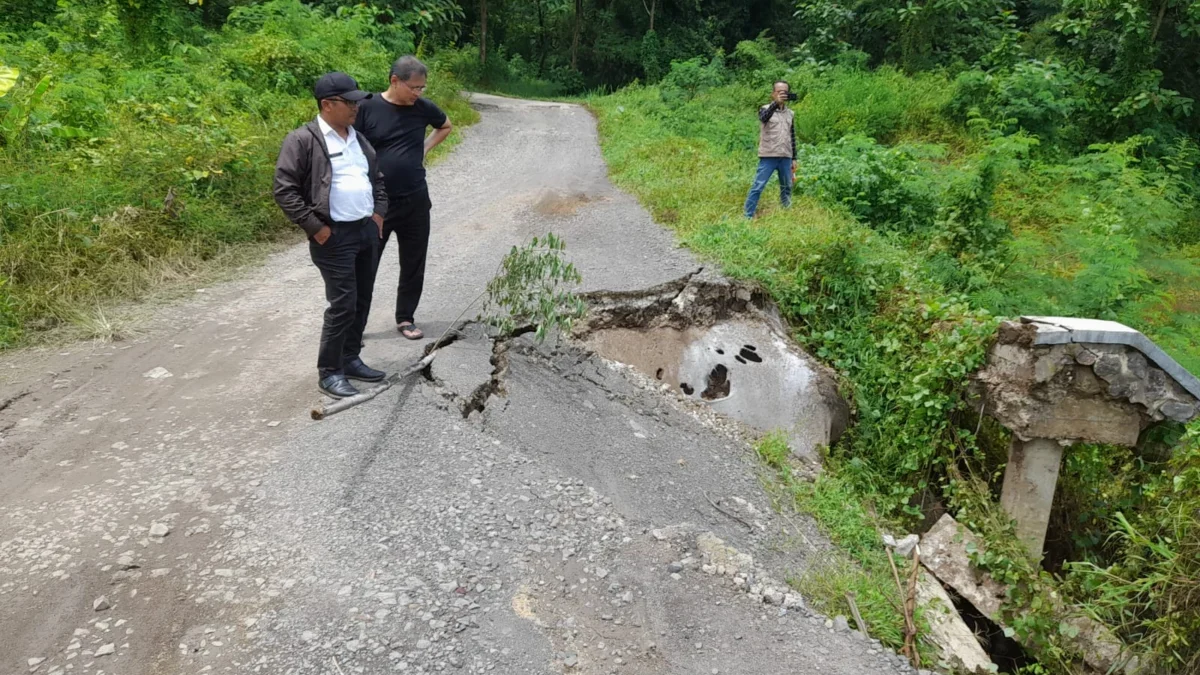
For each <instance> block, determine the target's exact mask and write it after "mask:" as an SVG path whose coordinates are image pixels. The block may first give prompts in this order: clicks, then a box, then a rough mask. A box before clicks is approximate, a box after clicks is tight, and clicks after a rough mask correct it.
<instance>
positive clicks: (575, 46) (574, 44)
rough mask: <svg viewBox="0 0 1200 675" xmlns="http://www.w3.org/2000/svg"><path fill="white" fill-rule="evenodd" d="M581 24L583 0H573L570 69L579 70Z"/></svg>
mask: <svg viewBox="0 0 1200 675" xmlns="http://www.w3.org/2000/svg"><path fill="white" fill-rule="evenodd" d="M582 24H583V0H575V36H574V37H573V38H571V70H579V30H580V28H582Z"/></svg>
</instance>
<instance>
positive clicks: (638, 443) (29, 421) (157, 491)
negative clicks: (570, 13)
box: [0, 96, 909, 675]
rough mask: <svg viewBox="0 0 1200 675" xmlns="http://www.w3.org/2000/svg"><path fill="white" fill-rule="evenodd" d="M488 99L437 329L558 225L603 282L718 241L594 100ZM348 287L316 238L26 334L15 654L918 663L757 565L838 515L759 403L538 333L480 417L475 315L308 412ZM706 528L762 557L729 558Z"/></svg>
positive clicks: (391, 266) (118, 672) (430, 305)
mask: <svg viewBox="0 0 1200 675" xmlns="http://www.w3.org/2000/svg"><path fill="white" fill-rule="evenodd" d="M474 104H475V105H477V106H478V107H479V108H480V110H481V111H482V112H483V121H482V122H481V123H480V124H478V125H476V126H475V127H472V128H470V129H468V130H467V131H466V132H465V133H466V139H465V141H464V142H463V144H462V145H461V146H460V147H459V148H458V149H457V150H456V151H455V152H454V154H453V155H452V156H451V157H449V158H447V160H446V161H444V162H442V163H440V164H439V165H437V166H436V167H435V168H433V169H432V170H431V171H430V175H429V183H430V185H431V189H432V196H433V200H434V203H435V206H434V211H433V223H434V227H433V240H432V244H431V256H430V260H429V275H428V278H427V283H426V295H425V298H424V300H423V302H422V306H421V310H420V312H419V315H418V322H419V323H420V324H421V325H422V326H423V327H424V329H425V331H426V333H435V334H436V333H438V332H440V330H441V329H444V328H445V327H446V326H448V325H449V324H450V322H451V321H452V320H453V319H454V318H455V317H456V316H458V315H459V313H460V312H461V311H462V310H463V308H464V307H465V306H466V305H467V304H468V303H469V302H470V301H471V300H472V299H473V298H474V297H475V296H476V295H478V293H479V292H480V291H481V290H482V288H483V285H484V284H485V283H486V281H487V280H488V278H489V277H490V275H491V274H492V273H493V271H494V269H495V267H496V265H497V263H498V262H499V260H500V258H501V257H502V256H503V254H504V253H505V252H506V251H507V250H508V249H509V248H510V247H511V246H513V245H514V244H519V243H521V242H523V241H525V240H527V239H528V238H529V237H531V236H534V235H540V234H544V233H545V232H547V231H553V232H555V233H557V234H560V235H562V236H563V237H564V238H565V239H566V241H567V245H568V249H569V252H570V256H571V258H572V260H574V261H575V262H576V263H577V265H578V266H579V267H580V269H581V270H582V273H583V276H584V279H585V286H586V287H587V288H588V289H600V288H606V289H637V288H642V287H646V286H650V285H653V284H656V283H660V282H663V281H667V280H670V279H674V278H677V277H680V276H682V275H684V274H686V273H687V272H689V271H692V270H694V269H696V268H697V267H698V262H697V261H696V260H694V259H693V258H692V257H691V256H690V255H689V254H688V253H687V252H685V251H682V250H680V249H678V248H676V247H675V245H674V243H673V239H672V237H671V235H670V234H669V233H668V232H666V231H664V230H663V229H662V228H660V227H659V226H657V225H656V224H654V223H653V222H652V220H651V219H650V217H649V215H648V214H647V213H646V212H645V211H644V210H643V209H642V208H641V207H640V206H639V205H638V204H637V202H636V201H635V200H634V199H633V198H632V197H630V196H628V195H626V194H624V193H622V192H620V191H619V190H617V189H616V188H614V187H613V186H612V185H611V183H609V181H608V178H607V176H606V170H605V166H604V163H603V161H602V159H601V155H600V150H599V147H598V145H597V139H596V130H595V124H594V121H593V119H592V118H591V116H590V115H589V114H588V112H587V111H585V110H584V109H583V108H580V107H576V106H570V105H560V104H553V103H535V102H522V101H516V100H510V99H502V98H496V97H489V96H475V97H474ZM394 247H395V242H394V241H393V242H392V243H391V245H390V247H389V250H388V253H387V255H386V256H385V261H386V263H385V265H384V267H383V269H381V271H380V274H379V284H378V290H377V293H376V299H375V311H374V313H373V315H372V321H371V325H370V327H369V329H368V335H367V345H366V349H365V352H364V357H365V359H366V360H367V362H368V363H369V364H371V365H374V366H377V367H380V368H385V369H395V368H398V367H399V366H400V365H402V364H405V363H408V362H410V361H411V360H413V359H414V358H415V357H416V356H417V355H418V354H419V350H420V348H421V343H413V342H409V341H406V340H404V339H402V338H401V337H400V336H399V335H398V334H397V333H396V331H395V329H394V326H393V325H392V323H391V314H392V312H391V306H392V303H393V302H394V298H395V288H394V279H395V278H396V275H397V261H396V254H395V248H394ZM321 288H322V286H321V281H320V277H319V275H318V274H317V271H316V269H315V268H314V267H313V266H312V264H311V263H310V262H309V259H308V253H307V247H306V246H303V245H301V246H296V247H294V248H292V249H290V250H288V251H286V252H284V253H281V254H278V255H275V256H272V257H271V258H270V259H269V260H268V261H267V262H266V263H265V264H264V265H263V266H261V267H260V268H257V269H255V270H253V271H251V272H250V273H249V274H248V275H247V276H246V277H244V278H242V279H239V280H237V281H234V282H230V283H225V284H222V285H219V286H216V287H213V288H209V289H205V290H204V292H199V293H197V294H196V296H195V298H194V299H191V300H188V301H187V302H184V303H181V304H178V303H177V304H175V305H173V306H170V307H167V308H164V309H161V310H159V311H157V312H156V315H155V317H154V319H153V321H152V322H150V324H149V325H148V327H147V330H146V332H145V333H144V334H143V335H142V336H141V337H139V338H138V339H136V340H131V341H126V342H117V343H112V344H92V343H86V344H78V345H74V346H71V347H68V348H61V347H59V348H54V349H43V350H36V351H26V352H21V353H10V354H7V355H5V356H4V357H3V358H2V359H0V378H2V382H0V635H2V636H3V638H0V673H3V674H5V675H8V674H15V673H23V672H38V673H61V674H65V673H72V674H81V673H92V674H97V675H98V674H99V673H106V674H110V675H148V674H159V673H161V674H164V675H165V674H176V673H188V674H191V673H271V674H286V673H297V674H299V673H327V674H333V675H343V674H349V673H385V672H386V673H390V672H404V673H441V672H446V673H455V672H462V673H484V672H492V673H512V674H524V673H562V672H579V673H678V674H680V675H683V674H692V673H731V674H732V673H737V674H751V673H779V674H783V673H787V674H789V675H792V674H796V673H803V674H810V673H811V674H818V673H829V674H845V675H852V674H853V675H861V674H863V673H893V672H909V670H908V668H907V667H906V666H901V665H899V664H900V660H899V659H898V657H896V656H895V655H894V654H891V653H890V652H887V651H886V650H880V649H879V648H878V645H877V644H876V643H873V642H872V641H870V640H868V639H864V638H863V637H862V636H858V635H857V634H854V633H852V632H847V631H838V630H836V629H830V628H828V627H827V626H826V619H825V617H820V616H816V615H814V614H813V613H811V612H810V611H809V610H808V609H806V608H805V607H803V606H799V605H798V604H797V603H796V598H794V597H793V598H790V601H789V606H788V607H784V606H782V605H776V604H771V603H764V602H763V600H762V598H761V594H760V593H761V590H762V589H754V590H755V594H754V595H752V594H750V593H748V592H747V591H748V589H749V587H751V586H754V585H756V584H759V585H761V584H762V583H764V581H763V580H764V579H768V578H775V579H783V578H785V577H786V575H787V574H788V572H789V571H793V570H795V569H798V568H799V567H800V566H802V565H803V564H804V562H805V560H806V559H809V558H811V557H812V554H813V552H814V551H817V550H818V549H821V548H822V547H823V544H822V543H821V540H820V538H819V536H818V534H817V533H816V532H815V531H814V530H813V529H812V527H811V525H810V524H808V523H807V522H806V521H805V520H804V519H802V518H799V517H798V516H795V515H791V516H783V515H779V514H777V513H776V512H775V511H773V509H772V508H771V500H770V497H769V495H768V494H767V493H766V492H764V489H763V487H762V481H761V480H760V473H759V472H760V469H759V468H758V465H757V463H756V461H755V460H754V458H753V453H752V451H751V450H750V448H749V446H748V445H747V444H746V443H745V442H744V440H742V438H741V436H739V435H738V433H737V431H736V429H732V428H729V427H727V426H726V425H723V424H721V423H719V422H717V421H714V420H713V419H711V417H710V416H706V415H705V414H704V413H703V411H697V410H694V409H692V408H689V407H688V405H687V404H684V403H681V402H680V401H678V400H676V399H675V398H673V397H671V396H668V395H666V394H664V393H663V392H660V391H658V390H656V389H655V388H654V387H652V386H647V385H646V384H645V383H644V382H643V381H642V380H641V379H640V378H639V377H637V376H636V375H634V374H631V373H629V372H628V371H627V370H625V369H622V368H619V367H614V366H612V365H611V364H607V363H605V362H602V361H600V360H599V359H597V358H595V357H593V356H589V355H588V354H585V353H582V352H579V351H578V350H575V349H573V348H570V347H569V346H566V345H559V346H558V347H554V346H552V345H551V346H547V345H543V346H541V347H534V346H533V345H532V343H528V342H526V343H522V344H518V345H515V346H514V348H513V350H512V351H511V353H510V358H509V364H508V365H509V369H508V372H507V375H506V377H505V381H504V387H505V390H506V396H504V397H500V398H493V399H492V400H491V402H490V403H489V405H488V406H487V407H486V408H485V409H484V411H483V412H481V413H480V412H476V413H474V414H471V415H470V417H469V418H464V416H463V414H462V411H461V408H460V403H461V401H462V399H463V397H464V396H467V395H469V394H470V392H471V391H472V390H473V389H474V388H475V387H477V386H478V385H479V384H480V383H483V382H486V381H487V380H488V379H489V377H490V375H491V371H492V366H491V364H490V363H489V358H490V357H491V352H490V349H489V345H488V343H486V342H472V341H463V342H460V343H458V344H456V345H455V346H454V349H453V350H452V351H451V352H449V353H447V355H446V358H445V359H442V358H439V360H438V361H437V362H435V364H434V368H433V375H434V376H435V378H436V381H429V380H427V379H424V378H420V377H418V378H413V380H412V381H411V382H409V383H407V384H406V385H405V386H402V387H397V388H394V389H393V390H391V391H389V392H387V393H385V394H384V395H382V396H380V397H379V398H378V399H376V400H375V401H372V402H370V403H368V404H365V405H362V406H359V407H357V408H355V409H353V410H351V411H348V412H346V413H343V414H341V415H338V416H335V417H332V418H330V419H328V420H326V421H323V422H313V421H311V420H309V418H308V411H309V409H310V408H311V407H312V406H313V405H314V404H316V403H318V402H320V401H321V400H322V399H321V397H320V396H319V395H318V394H317V392H316V390H315V384H316V373H315V366H314V363H315V358H316V344H317V336H318V332H319V328H320V321H321V312H322V310H323V307H324V300H323V295H322V290H321ZM710 499H711V500H712V502H716V503H718V504H720V505H722V508H723V510H724V511H726V512H727V513H722V512H720V511H718V510H716V509H715V508H713V506H712V505H711V502H710ZM728 514H732V515H728ZM733 516H737V518H734V517H733ZM741 521H745V522H746V523H749V524H750V526H751V527H747V526H746V525H744V524H743V522H741ZM751 528H753V530H752V531H751ZM704 531H711V532H713V533H714V534H715V535H716V536H718V537H720V538H722V539H723V540H725V541H727V542H728V543H729V544H730V545H732V546H735V547H737V549H738V550H739V551H741V552H744V553H747V554H750V555H752V556H754V559H755V563H754V569H753V570H752V569H741V570H738V571H736V574H735V570H734V569H733V567H732V565H730V566H729V567H728V569H726V568H722V569H720V570H715V568H714V567H710V568H709V569H707V570H706V569H704V565H706V564H708V563H712V564H713V565H714V566H715V564H716V563H715V561H714V560H712V559H711V558H706V557H704V554H703V551H701V550H698V549H697V543H696V540H697V537H696V535H697V533H700V532H704ZM743 567H744V568H745V567H748V566H746V565H743ZM714 571H723V572H725V574H724V575H722V574H714V573H712V572H714Z"/></svg>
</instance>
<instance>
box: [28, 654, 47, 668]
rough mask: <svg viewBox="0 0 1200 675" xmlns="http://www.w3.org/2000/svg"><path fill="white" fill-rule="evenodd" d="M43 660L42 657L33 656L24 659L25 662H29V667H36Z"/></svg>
mask: <svg viewBox="0 0 1200 675" xmlns="http://www.w3.org/2000/svg"><path fill="white" fill-rule="evenodd" d="M45 660H46V659H45V658H44V657H34V658H32V659H29V660H28V661H26V663H28V664H29V667H30V668H36V667H38V666H40V665H42V662H44V661H45Z"/></svg>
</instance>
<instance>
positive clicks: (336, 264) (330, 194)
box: [275, 73, 387, 398]
mask: <svg viewBox="0 0 1200 675" xmlns="http://www.w3.org/2000/svg"><path fill="white" fill-rule="evenodd" d="M313 95H314V96H315V97H316V99H317V108H318V110H319V111H320V113H319V114H318V115H317V119H315V120H313V121H312V122H309V123H308V124H306V125H304V126H302V127H300V128H299V129H296V130H295V131H293V132H291V133H290V134H288V135H287V138H285V139H284V140H283V148H282V149H281V150H280V151H279V161H278V162H277V163H276V165H275V202H276V203H277V204H279V207H280V208H281V209H283V212H284V213H285V214H286V215H287V217H288V218H289V219H290V220H291V221H292V222H293V223H296V224H297V225H299V226H300V227H301V228H302V229H303V230H304V232H305V233H306V234H307V235H308V251H309V254H310V255H311V256H312V261H313V264H315V265H316V266H317V269H319V270H321V277H322V278H323V279H324V280H325V299H326V300H327V301H328V302H329V306H328V307H327V308H326V309H325V325H324V327H323V328H322V330H321V350H320V353H319V354H318V356H317V372H318V374H319V375H318V384H317V388H318V389H320V390H321V392H322V393H323V394H326V395H327V396H331V397H333V398H346V397H348V396H354V395H355V394H357V393H358V390H356V389H355V388H354V386H353V385H351V384H350V383H349V382H347V381H346V380H347V378H350V379H355V380H360V381H363V382H378V381H380V380H382V379H383V378H384V377H386V374H385V373H383V372H381V371H378V370H375V369H374V368H370V367H368V366H367V365H366V364H364V363H363V362H362V359H361V358H359V353H360V352H361V350H362V335H363V330H364V329H365V328H366V326H367V315H368V314H369V313H370V311H371V294H372V291H373V290H374V287H375V269H376V267H377V266H378V264H379V258H378V255H377V253H376V251H377V250H378V248H379V245H380V244H379V239H380V237H381V236H383V214H385V213H387V193H386V191H385V190H384V185H383V176H382V175H381V174H380V171H379V166H378V162H377V161H376V158H375V150H374V148H372V147H371V144H370V143H369V142H368V141H367V140H366V139H365V138H363V137H362V136H360V135H359V134H356V133H355V132H354V128H353V127H352V126H351V124H353V123H354V117H355V115H356V114H357V112H358V106H359V103H360V102H361V101H364V100H366V99H370V98H371V94H368V93H366V92H364V91H360V90H359V89H358V83H357V82H355V81H354V79H353V78H351V77H350V76H349V75H346V74H345V73H329V74H327V75H324V76H322V77H321V79H319V80H317V84H316V86H315V87H313Z"/></svg>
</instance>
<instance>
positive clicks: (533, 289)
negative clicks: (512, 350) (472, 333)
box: [479, 233, 587, 342]
mask: <svg viewBox="0 0 1200 675" xmlns="http://www.w3.org/2000/svg"><path fill="white" fill-rule="evenodd" d="M566 249H567V245H566V242H564V241H563V240H562V238H561V237H557V236H555V235H554V234H553V233H548V234H546V236H544V237H534V238H533V241H531V242H529V243H528V244H526V245H524V246H514V247H513V248H512V250H511V251H509V252H508V255H506V256H504V259H503V260H502V261H501V262H500V267H499V270H498V271H497V273H496V276H495V277H494V278H493V279H492V280H491V281H489V282H488V285H487V289H486V291H485V292H484V295H485V298H486V301H485V303H484V307H483V312H482V313H481V314H480V316H479V321H481V322H483V323H487V324H488V325H490V326H493V327H494V328H496V330H498V331H499V332H500V333H501V334H502V335H508V334H511V333H513V332H514V331H516V330H518V328H520V327H525V326H530V327H532V328H533V329H534V331H535V333H536V337H537V340H538V341H539V342H541V341H542V340H545V339H546V335H547V333H548V332H549V331H550V330H552V329H556V328H557V329H558V330H560V331H566V330H570V328H571V325H572V324H573V323H574V322H575V321H576V320H578V319H579V318H581V317H582V316H583V315H584V313H585V312H586V311H587V306H586V305H585V304H584V302H583V300H582V299H580V298H579V296H578V295H576V294H575V293H574V292H573V291H572V290H571V287H572V286H576V285H578V284H579V283H580V282H582V281H583V276H582V275H580V273H579V270H578V269H576V268H575V265H574V264H573V263H569V262H567V261H566V257H565V252H566Z"/></svg>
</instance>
